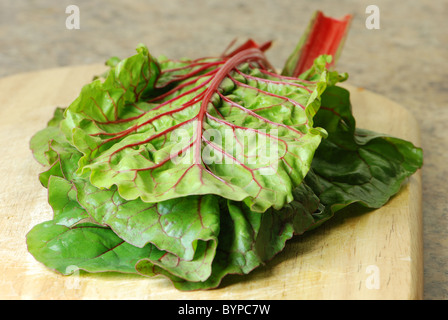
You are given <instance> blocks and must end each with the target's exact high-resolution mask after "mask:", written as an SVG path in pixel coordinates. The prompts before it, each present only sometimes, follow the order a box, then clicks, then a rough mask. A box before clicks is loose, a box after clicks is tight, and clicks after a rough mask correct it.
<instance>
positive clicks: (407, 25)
mask: <svg viewBox="0 0 448 320" xmlns="http://www.w3.org/2000/svg"><path fill="white" fill-rule="evenodd" d="M71 4H74V5H77V6H78V7H79V9H80V28H79V29H72V30H69V29H67V28H66V19H67V17H68V15H69V14H66V13H65V10H66V7H67V6H68V5H71ZM370 4H375V5H376V6H378V8H379V9H380V29H373V30H369V29H368V28H366V25H365V20H366V18H367V16H368V14H366V7H367V6H368V5H370ZM315 10H322V11H323V12H324V13H325V14H327V15H331V16H334V17H342V16H343V15H345V14H347V13H351V14H354V19H353V22H352V25H351V29H350V33H349V35H348V38H347V41H346V43H345V47H344V51H343V53H342V55H341V57H340V59H339V61H338V70H341V71H345V72H348V73H349V75H350V83H351V84H354V85H356V86H360V87H364V88H366V89H368V90H371V91H374V92H376V93H379V94H382V95H384V96H386V97H388V98H389V99H391V100H394V101H397V102H399V103H400V104H401V105H403V106H405V107H406V108H408V109H409V110H410V111H411V112H412V113H413V114H414V115H415V117H416V118H417V119H418V121H419V123H420V129H421V134H422V147H423V149H424V153H425V164H424V168H423V170H422V177H423V219H424V226H423V231H424V268H425V271H424V277H425V278H424V281H425V285H424V298H425V299H428V300H429V299H446V298H448V237H447V235H448V219H447V217H448V201H447V195H448V183H447V180H448V179H447V177H446V176H447V174H448V167H447V166H446V163H447V162H448V138H447V136H446V134H447V127H448V126H447V123H448V81H446V77H447V76H448V68H447V67H448V64H447V60H448V33H447V30H448V20H447V16H448V2H447V1H430V0H408V1H406V4H403V2H401V1H400V2H398V1H391V0H389V1H385V0H375V1H364V0H362V1H359V0H358V1H355V0H353V1H350V0H340V1H331V0H320V1H299V0H275V1H272V0H227V1H222V0H188V1H186V0H184V1H182V0H167V1H159V0H149V1H143V0H127V1H118V0H109V1H102V0H101V1H99V0H96V1H76V0H71V1H66V0H63V1H61V0H39V1H16V0H2V1H1V4H0V77H4V76H8V75H12V74H14V73H18V72H28V71H35V70H40V69H46V68H53V67H59V66H67V65H79V64H91V63H102V62H104V61H105V60H106V59H108V58H109V57H110V56H112V55H114V56H119V57H122V58H124V57H127V56H129V55H132V54H134V52H135V51H134V50H135V47H136V45H137V44H138V43H140V42H141V43H145V44H147V45H148V47H149V48H150V50H151V52H152V53H153V55H156V56H157V55H159V54H162V53H163V54H165V55H167V56H169V57H172V58H179V57H182V56H187V57H198V56H206V55H216V54H219V53H221V52H222V51H223V50H224V49H225V47H226V45H227V44H228V43H229V42H230V41H231V40H233V39H235V38H238V39H240V40H245V39H247V38H254V39H255V40H257V41H259V42H262V41H266V40H274V46H273V48H272V49H270V50H269V52H268V53H267V55H268V58H269V59H270V60H271V62H272V63H273V64H274V65H279V66H282V65H283V61H284V60H285V59H286V57H287V55H288V54H289V52H290V51H291V50H292V49H293V48H294V47H295V45H296V43H297V41H298V39H299V37H300V35H301V34H302V32H303V31H304V29H305V27H306V25H307V23H308V21H309V19H310V17H311V15H312V13H313V12H314V11H315Z"/></svg>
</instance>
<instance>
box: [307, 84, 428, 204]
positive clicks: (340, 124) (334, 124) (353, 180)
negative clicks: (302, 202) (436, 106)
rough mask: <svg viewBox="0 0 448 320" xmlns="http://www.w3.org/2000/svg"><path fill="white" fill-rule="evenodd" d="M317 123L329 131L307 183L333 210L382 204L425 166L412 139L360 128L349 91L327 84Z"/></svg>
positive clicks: (317, 152)
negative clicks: (356, 205) (352, 205)
mask: <svg viewBox="0 0 448 320" xmlns="http://www.w3.org/2000/svg"><path fill="white" fill-rule="evenodd" d="M315 123H316V125H318V126H322V127H323V128H325V129H326V130H327V132H328V138H326V139H325V140H324V141H322V143H321V145H320V146H319V148H318V149H317V151H316V153H315V157H314V159H313V163H312V171H311V172H310V173H309V175H308V176H307V179H306V181H307V183H308V184H309V185H311V186H313V189H314V190H315V192H316V194H317V195H318V196H319V198H320V200H321V201H322V203H323V204H324V205H326V206H327V207H328V208H330V207H331V208H332V210H333V211H334V212H335V211H337V210H340V209H342V208H344V207H345V206H347V205H349V204H351V203H359V204H361V205H363V206H366V207H368V208H379V207H381V206H383V205H384V204H385V203H386V202H387V201H388V200H389V199H390V198H391V197H392V196H393V195H394V194H396V193H397V192H398V191H399V189H400V187H401V185H402V184H403V182H404V181H405V179H406V178H407V177H409V176H411V175H412V174H414V173H415V172H416V171H417V170H418V169H419V168H420V167H421V166H422V165H423V153H422V149H421V148H418V147H416V146H414V145H413V144H412V143H411V142H409V141H405V140H402V139H398V138H395V137H390V136H387V135H384V134H379V133H375V132H372V131H369V130H364V129H359V128H357V127H356V121H355V119H354V117H353V115H352V112H351V104H350V93H349V92H348V91H347V90H346V89H344V88H341V87H337V86H332V87H328V88H327V89H326V91H325V93H324V94H323V95H322V106H321V108H320V110H319V112H318V113H317V114H316V116H315Z"/></svg>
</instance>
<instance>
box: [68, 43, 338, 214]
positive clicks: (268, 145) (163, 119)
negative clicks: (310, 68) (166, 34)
mask: <svg viewBox="0 0 448 320" xmlns="http://www.w3.org/2000/svg"><path fill="white" fill-rule="evenodd" d="M138 50H139V53H138V54H137V55H135V56H132V57H131V58H128V59H124V60H122V61H121V62H119V63H118V64H116V65H115V66H114V67H113V69H112V70H111V71H110V72H109V73H108V74H107V78H106V80H105V81H104V82H101V81H100V80H99V79H97V80H95V81H93V82H92V83H90V84H88V85H86V86H85V87H84V88H83V90H82V92H81V94H80V95H79V97H78V98H77V99H76V100H75V101H74V102H73V103H72V104H71V105H70V106H69V107H68V109H67V110H66V112H65V117H66V118H65V119H64V121H63V123H62V128H63V130H64V133H65V134H66V136H67V138H68V141H70V143H71V144H73V145H74V146H75V147H76V148H77V149H78V150H79V151H81V152H82V153H83V157H82V158H81V161H80V163H79V164H80V168H79V172H80V173H81V172H82V173H87V174H89V175H90V181H91V182H92V184H93V185H94V186H96V187H99V188H108V189H110V188H111V187H112V186H113V185H116V186H117V187H118V192H119V194H120V195H121V196H122V197H123V198H124V199H127V200H132V199H136V198H141V199H142V200H143V201H145V202H151V203H155V202H160V201H164V200H168V199H174V198H179V197H184V196H188V195H194V194H196V195H199V194H210V193H214V194H216V195H220V196H222V197H225V198H227V199H231V200H236V201H240V200H244V201H245V202H246V203H247V204H248V205H249V206H250V207H251V209H252V210H255V211H259V212H263V211H265V210H266V209H267V208H269V207H271V206H274V207H275V208H277V209H279V208H282V207H283V206H284V205H285V204H286V203H288V202H290V201H292V199H293V196H292V189H294V188H295V187H297V186H298V185H299V184H300V183H301V182H302V180H303V178H304V176H305V175H306V173H307V172H308V170H309V167H310V163H311V160H312V157H313V155H314V152H315V150H316V148H317V147H318V145H319V143H320V141H321V137H322V135H323V134H324V132H323V131H322V130H319V129H316V128H314V127H313V119H312V117H313V116H314V114H315V112H316V111H317V110H318V108H319V105H320V95H321V93H322V92H323V91H324V90H325V87H326V86H327V83H328V81H329V78H330V75H329V74H328V73H327V71H326V69H325V68H324V67H320V68H316V70H319V71H320V73H319V74H318V75H317V76H316V77H315V80H313V81H306V80H301V79H297V78H295V79H294V78H289V77H282V76H280V75H277V74H275V73H272V72H270V71H269V70H268V69H267V68H266V64H267V63H266V59H265V57H264V55H263V53H262V51H261V50H260V49H259V48H257V47H253V48H249V49H246V50H242V51H239V52H237V53H235V54H234V55H231V56H225V57H223V58H217V59H203V60H193V61H190V60H185V61H179V62H176V61H174V62H173V61H169V60H167V61H160V62H158V61H157V60H156V59H154V58H152V57H151V56H150V55H149V53H148V51H147V49H146V48H145V47H143V46H141V47H139V49H138ZM319 61H320V60H319ZM324 65H325V64H324Z"/></svg>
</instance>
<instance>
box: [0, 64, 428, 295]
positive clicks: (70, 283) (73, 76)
mask: <svg viewBox="0 0 448 320" xmlns="http://www.w3.org/2000/svg"><path fill="white" fill-rule="evenodd" d="M104 68H105V67H104V66H102V65H91V66H79V67H68V68H58V69H51V70H44V71H40V72H34V73H27V74H18V75H15V76H11V77H7V78H3V79H0V131H1V132H0V152H1V157H0V170H1V175H0V191H1V193H0V239H1V246H0V258H1V263H0V298H1V299H421V298H422V287H423V265H422V217H421V175H420V172H417V173H416V174H415V175H413V176H412V177H411V178H410V179H409V180H408V181H407V183H406V184H405V185H404V186H403V188H402V190H401V191H400V192H399V194H398V195H396V196H395V197H394V198H393V199H392V200H391V201H390V202H389V203H388V204H387V205H386V206H385V207H383V208H381V209H379V210H375V211H370V212H364V213H360V212H350V211H348V212H344V214H339V215H337V216H336V217H335V218H334V219H332V220H331V221H329V222H328V223H327V224H325V225H323V226H322V227H321V228H319V229H317V230H315V231H312V232H309V233H308V234H305V235H304V236H302V237H297V238H295V239H293V240H291V241H289V242H288V244H287V246H286V248H285V250H284V251H283V252H282V253H281V254H279V255H278V256H277V257H275V258H274V259H273V260H272V261H270V262H269V263H267V265H266V266H264V267H262V268H260V269H257V270H255V271H254V272H253V273H251V274H250V275H248V276H244V277H241V276H229V277H227V278H226V279H225V280H224V282H223V285H222V287H220V288H219V289H216V290H209V291H197V292H179V291H177V290H175V289H174V288H173V287H172V286H171V284H170V282H169V281H167V280H166V279H164V278H162V277H159V278H141V277H138V276H131V275H116V274H114V275H110V274H93V275H83V276H80V277H76V276H68V277H64V276H61V275H58V274H56V273H54V272H52V271H50V270H48V269H46V268H45V267H44V266H43V265H41V264H40V263H39V262H37V261H35V260H34V258H33V257H32V256H31V255H30V254H29V253H28V252H27V249H26V243H25V236H26V233H27V232H28V231H29V230H30V229H31V228H32V227H33V226H34V225H35V224H37V223H39V222H42V221H45V220H48V219H51V216H52V213H51V208H50V206H49V205H48V203H47V198H46V197H47V194H46V189H44V188H43V187H42V186H41V185H40V184H39V181H38V179H37V175H38V173H39V172H40V171H41V167H40V166H39V164H37V163H36V161H34V159H33V157H32V155H31V153H30V151H29V148H28V144H29V140H30V138H31V136H32V135H33V134H34V133H35V132H36V131H37V130H39V129H41V128H43V127H44V126H45V125H46V122H47V121H48V120H49V119H50V117H51V115H52V113H53V110H54V108H55V107H56V106H67V105H68V104H69V103H70V102H71V101H73V99H74V98H75V97H76V96H77V95H78V93H79V91H80V89H81V87H82V86H83V85H84V84H85V83H87V82H89V81H90V80H91V79H92V77H93V76H94V75H97V74H99V73H101V72H102V71H103V70H104ZM345 86H346V87H347V88H349V89H350V91H351V94H352V103H353V109H354V113H355V116H356V119H357V122H358V125H359V126H360V127H363V128H368V129H372V130H376V131H379V132H384V133H389V134H393V135H395V136H397V137H401V138H405V139H408V140H411V141H413V142H414V143H415V144H416V145H420V134H419V126H418V123H417V122H416V121H415V119H414V118H413V117H412V115H411V114H409V113H408V112H407V111H406V109H405V108H403V107H402V106H400V105H398V104H397V103H394V102H392V101H390V100H388V99H386V98H384V97H382V96H379V95H376V94H374V93H372V92H369V91H367V90H362V89H359V88H355V87H352V86H349V85H345Z"/></svg>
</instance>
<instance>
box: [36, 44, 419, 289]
mask: <svg viewBox="0 0 448 320" xmlns="http://www.w3.org/2000/svg"><path fill="white" fill-rule="evenodd" d="M268 47H269V45H268V44H265V45H258V44H256V43H255V42H253V41H248V42H247V43H245V44H244V45H242V46H240V47H239V48H237V49H235V50H234V51H232V52H231V53H229V54H225V55H222V56H220V57H216V58H213V57H208V58H200V59H195V60H190V59H182V60H172V59H168V58H166V57H163V56H162V57H159V58H155V57H153V56H152V55H151V54H150V53H149V51H148V49H147V48H146V47H145V46H144V45H139V46H138V48H137V54H135V55H134V56H131V57H129V58H126V59H123V60H120V59H116V58H114V59H111V60H109V62H108V65H109V67H110V68H109V70H108V71H107V72H106V73H105V74H103V75H102V77H98V78H95V79H94V80H93V81H92V82H91V83H89V84H87V85H85V86H84V87H83V88H82V90H81V92H80V94H79V96H78V97H77V98H76V99H75V100H74V101H73V102H72V103H71V104H70V105H69V106H68V107H67V108H57V109H56V110H55V113H54V116H53V118H52V119H51V120H50V121H49V122H48V126H47V127H46V128H44V129H43V130H41V131H39V132H37V133H36V134H35V135H34V136H33V138H32V139H31V142H30V145H31V149H32V152H33V154H34V157H35V159H36V160H37V161H38V162H39V163H41V164H42V165H43V166H44V167H45V169H44V171H43V172H42V173H40V175H39V179H40V182H41V183H42V185H43V186H44V187H45V188H47V189H48V202H49V204H50V205H51V207H52V209H53V212H54V216H53V219H52V220H50V221H46V222H42V223H40V224H38V225H36V226H35V227H34V228H33V229H32V230H31V231H30V232H29V233H28V235H27V245H28V249H29V252H30V253H31V254H32V255H33V256H34V257H35V258H36V259H37V260H38V261H40V262H42V263H43V264H44V265H45V266H47V267H48V268H50V269H52V270H55V271H57V272H60V273H62V274H66V275H67V274H71V273H73V272H74V271H75V270H78V269H79V270H84V271H86V272H92V273H94V272H106V271H110V272H122V273H135V274H139V275H141V276H143V277H145V276H146V277H152V276H156V275H162V276H165V277H167V278H168V279H170V280H171V281H172V283H173V285H174V286H175V287H176V288H178V289H179V290H197V289H210V288H215V287H217V286H219V284H220V283H221V281H222V279H223V277H225V276H226V275H228V274H247V273H249V272H251V271H252V270H254V269H255V268H257V267H259V266H261V265H263V264H264V263H265V262H266V261H268V260H270V259H271V258H272V257H274V256H275V255H276V254H278V253H279V252H281V251H282V250H283V248H284V247H285V243H286V241H287V240H288V239H291V238H292V237H293V236H295V235H300V234H303V233H304V232H306V231H307V230H310V229H313V228H316V227H318V226H319V225H321V224H322V223H323V222H325V221H327V220H328V219H330V218H331V217H332V216H333V215H334V214H335V212H336V211H338V210H341V209H342V208H344V207H346V206H348V205H351V204H353V203H358V204H361V205H363V206H366V207H368V208H379V207H381V206H382V205H384V204H385V203H386V202H387V201H388V200H389V199H390V197H391V196H393V195H394V194H395V193H396V192H397V191H398V190H399V188H400V186H401V185H402V183H403V181H404V180H405V179H406V178H407V177H409V176H410V175H412V174H413V173H414V172H415V171H416V170H417V169H418V168H420V167H421V165H422V151H421V149H420V148H417V147H415V146H414V145H413V144H412V143H410V142H408V141H404V140H401V139H398V138H394V137H390V136H386V135H383V134H378V133H374V132H371V131H367V130H362V129H359V128H357V127H356V123H355V119H354V118H353V115H352V113H351V105H350V96H349V92H348V91H347V90H345V89H343V88H342V87H339V86H338V85H337V83H338V82H340V81H344V80H345V79H346V78H347V75H346V74H341V73H337V72H336V71H329V70H328V69H327V68H326V66H327V64H328V62H330V59H331V58H330V57H329V56H326V55H322V56H319V57H318V58H317V59H315V61H314V65H313V66H312V67H311V68H310V69H309V70H307V71H306V72H304V73H303V74H302V76H300V77H293V76H292V75H288V74H287V72H285V71H284V72H282V73H277V72H276V71H275V70H274V69H273V68H272V66H271V65H270V64H269V62H268V60H267V58H266V56H265V54H264V51H265V50H266V49H267V48H268Z"/></svg>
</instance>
